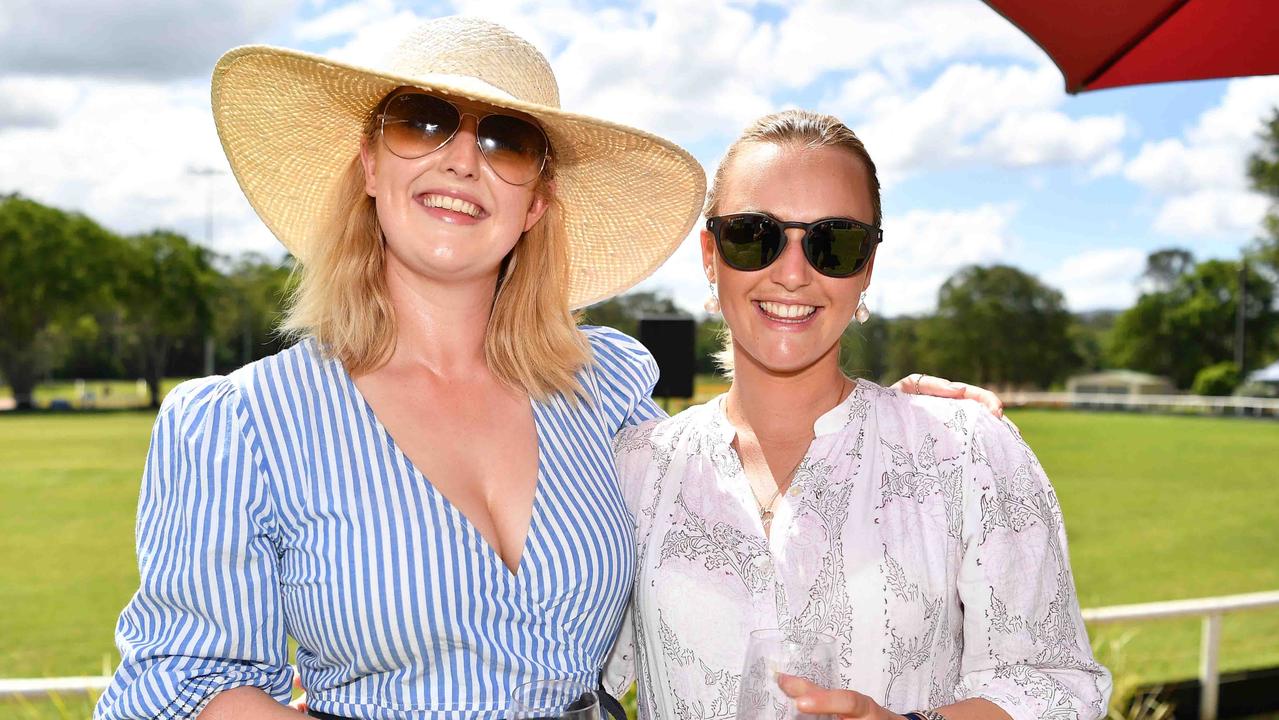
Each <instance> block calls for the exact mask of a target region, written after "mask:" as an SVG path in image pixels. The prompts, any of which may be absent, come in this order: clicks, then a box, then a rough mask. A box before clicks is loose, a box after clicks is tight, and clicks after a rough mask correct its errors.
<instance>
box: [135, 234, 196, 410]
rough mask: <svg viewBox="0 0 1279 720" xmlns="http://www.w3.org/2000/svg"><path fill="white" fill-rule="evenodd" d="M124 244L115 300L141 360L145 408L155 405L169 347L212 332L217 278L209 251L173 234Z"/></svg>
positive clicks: (145, 236) (139, 237)
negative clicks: (147, 395) (147, 404)
mask: <svg viewBox="0 0 1279 720" xmlns="http://www.w3.org/2000/svg"><path fill="white" fill-rule="evenodd" d="M128 246H129V253H128V260H127V262H126V264H125V268H126V282H124V283H123V284H122V286H121V288H120V290H119V297H120V300H121V304H122V305H123V307H124V313H125V323H126V325H127V326H128V328H129V329H130V331H131V333H132V335H133V337H134V339H135V341H136V343H137V346H138V350H139V352H140V355H141V358H142V364H143V369H144V372H143V377H144V378H145V379H146V383H147V390H148V391H149V392H150V395H151V406H152V407H159V406H160V379H161V378H163V377H164V373H165V370H166V368H167V366H168V358H169V352H170V351H171V350H172V349H173V347H174V345H175V343H177V342H180V341H181V340H182V339H183V338H189V337H192V336H199V335H202V334H204V333H206V332H208V331H209V330H211V328H212V319H213V317H212V316H213V303H214V293H215V290H216V284H217V277H218V276H217V272H216V271H215V270H214V269H213V265H212V253H211V252H210V251H209V250H207V249H205V248H202V247H200V246H199V245H195V244H193V243H192V242H190V241H189V240H187V239H186V238H185V237H182V236H181V235H178V234H176V233H172V232H167V231H156V232H152V233H149V234H146V235H139V236H135V237H132V238H129V239H128Z"/></svg>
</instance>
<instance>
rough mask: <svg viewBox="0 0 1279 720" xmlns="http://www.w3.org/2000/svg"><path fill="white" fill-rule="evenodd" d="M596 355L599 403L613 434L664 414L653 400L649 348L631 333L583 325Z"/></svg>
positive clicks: (654, 379) (653, 374)
mask: <svg viewBox="0 0 1279 720" xmlns="http://www.w3.org/2000/svg"><path fill="white" fill-rule="evenodd" d="M582 332H584V333H586V337H587V339H588V340H589V341H590V343H591V350H592V351H593V352H594V355H595V372H596V376H597V377H598V378H599V381H600V383H599V386H600V398H599V400H600V405H601V406H602V408H603V410H604V414H605V418H606V420H607V421H608V423H609V430H610V431H611V432H612V433H613V434H616V433H617V431H619V430H621V429H622V428H623V427H626V426H627V425H637V424H639V423H641V422H644V421H645V420H652V419H654V418H664V417H666V413H664V412H662V409H661V408H660V407H658V406H657V403H655V402H653V397H652V396H653V387H654V386H655V385H657V363H656V362H655V361H654V360H653V356H652V355H651V354H649V352H648V349H647V348H645V347H644V346H643V345H641V344H640V343H639V341H638V340H636V339H635V338H633V337H630V336H629V335H626V334H624V333H621V332H619V331H617V330H614V329H613V328H609V327H589V326H588V327H583V328H582Z"/></svg>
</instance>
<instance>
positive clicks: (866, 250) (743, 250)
mask: <svg viewBox="0 0 1279 720" xmlns="http://www.w3.org/2000/svg"><path fill="white" fill-rule="evenodd" d="M790 228H801V229H803V231H804V239H803V240H801V241H800V243H801V245H802V247H803V248H804V257H806V258H808V263H809V264H810V265H812V266H813V269H814V270H816V271H817V272H819V273H821V274H823V275H826V276H827V277H835V278H845V277H849V276H851V275H856V274H857V273H859V272H861V270H862V268H864V267H866V263H867V262H869V261H870V256H871V253H872V252H874V250H875V246H876V245H877V244H879V243H881V242H883V241H884V231H883V230H881V229H879V228H878V227H876V226H874V225H867V224H866V223H864V222H860V221H858V220H854V219H852V218H823V219H821V220H818V221H817V222H811V223H803V222H783V221H781V220H778V219H777V218H775V217H772V216H771V215H765V214H763V213H734V214H732V215H720V216H718V217H713V218H707V219H706V229H707V230H709V231H710V232H711V234H712V235H714V236H715V246H716V247H718V248H719V254H720V257H722V258H724V262H725V263H727V264H728V266H729V267H731V268H733V269H734V270H746V271H753V270H763V269H764V268H766V267H768V266H769V265H772V264H773V261H774V260H776V259H777V258H779V257H781V254H782V250H784V249H785V248H786V231H787V230H789V229H790Z"/></svg>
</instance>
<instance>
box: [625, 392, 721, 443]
mask: <svg viewBox="0 0 1279 720" xmlns="http://www.w3.org/2000/svg"><path fill="white" fill-rule="evenodd" d="M714 402H715V401H711V402H708V403H705V404H702V405H694V406H692V407H689V408H688V409H686V410H684V411H682V412H680V413H678V414H676V415H674V416H673V417H668V418H655V419H653V420H647V421H645V422H642V423H639V424H638V425H631V426H628V427H624V428H622V429H621V430H619V431H618V433H617V437H616V439H615V440H614V442H613V448H614V451H615V452H616V453H617V454H618V455H619V456H623V455H626V454H628V453H633V452H640V451H648V450H650V449H651V448H655V447H665V448H672V447H674V446H675V445H678V444H680V443H681V442H683V441H685V440H686V439H688V438H689V437H691V436H693V435H699V436H700V435H702V434H704V433H706V432H710V431H712V426H713V425H714V418H715V414H714V408H713V405H712V404H713V403H714Z"/></svg>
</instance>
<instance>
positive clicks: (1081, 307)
mask: <svg viewBox="0 0 1279 720" xmlns="http://www.w3.org/2000/svg"><path fill="white" fill-rule="evenodd" d="M1145 267H1146V252H1145V251H1143V250H1138V249H1136V248H1111V249H1106V250H1090V251H1087V252H1083V253H1080V254H1079V255H1075V256H1073V257H1070V258H1067V259H1066V260H1064V261H1062V262H1061V263H1060V264H1059V265H1058V266H1057V267H1055V268H1053V269H1051V270H1049V271H1047V272H1045V273H1044V274H1043V277H1042V280H1043V282H1044V283H1046V284H1048V285H1049V286H1051V287H1054V288H1056V289H1058V290H1060V291H1061V292H1062V293H1063V294H1064V295H1065V296H1066V306H1067V307H1068V308H1070V310H1071V311H1072V312H1084V311H1087V310H1113V309H1118V308H1126V307H1130V306H1131V305H1132V304H1133V302H1135V301H1136V299H1137V278H1138V276H1140V275H1141V273H1142V271H1143V270H1144V269H1145Z"/></svg>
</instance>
